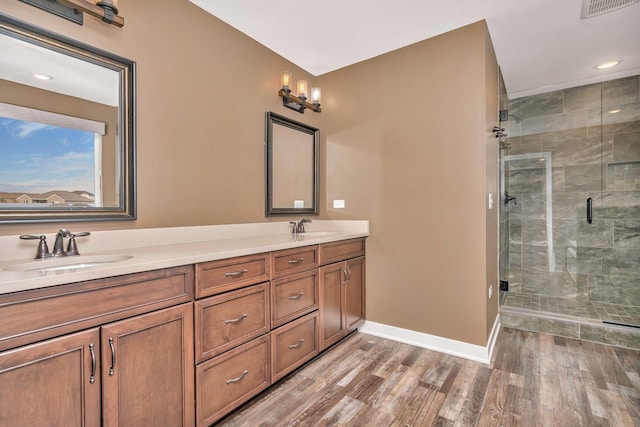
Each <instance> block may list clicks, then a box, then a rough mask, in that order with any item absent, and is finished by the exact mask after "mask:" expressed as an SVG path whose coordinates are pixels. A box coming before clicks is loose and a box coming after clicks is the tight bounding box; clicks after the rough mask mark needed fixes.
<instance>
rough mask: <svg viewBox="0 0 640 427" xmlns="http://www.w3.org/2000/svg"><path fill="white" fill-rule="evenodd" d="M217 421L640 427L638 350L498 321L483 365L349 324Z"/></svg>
mask: <svg viewBox="0 0 640 427" xmlns="http://www.w3.org/2000/svg"><path fill="white" fill-rule="evenodd" d="M217 425H218V426H233V427H240V426H246V427H249V426H251V427H254V426H256V427H257V426H367V427H382V426H398V427H408V426H476V425H477V426H563V427H569V426H612V427H613V426H615V427H619V426H625V427H626V426H640V352H639V351H634V350H627V349H623V348H617V347H610V346H606V345H602V344H595V343H590V342H585V341H577V340H572V339H567V338H561V337H554V336H551V335H544V334H538V333H533V332H525V331H520V330H515V329H509V328H505V329H503V330H502V331H501V333H500V336H499V337H498V341H497V343H496V348H495V351H494V360H493V363H492V364H491V365H484V364H482V363H478V362H473V361H469V360H466V359H462V358H459V357H455V356H450V355H446V354H442V353H437V352H435V351H430V350H425V349H422V348H417V347H413V346H410V345H407V344H401V343H397V342H394V341H390V340H386V339H382V338H377V337H373V336H370V335H364V334H360V333H358V332H356V333H355V334H353V335H351V336H350V337H348V338H347V339H346V340H344V341H343V342H341V343H339V344H338V345H337V346H335V347H334V348H332V349H330V350H329V351H327V352H326V353H325V354H323V355H322V356H321V357H319V358H317V359H316V360H314V361H312V362H310V363H309V364H307V365H305V366H304V367H303V368H301V369H299V370H298V371H296V372H294V373H292V374H291V375H289V376H288V377H285V379H284V380H283V381H282V382H281V383H280V384H278V385H276V386H274V387H272V388H271V389H269V390H267V391H266V392H264V393H263V394H261V395H259V396H258V397H256V398H255V399H254V400H252V401H250V402H248V403H247V404H245V405H244V406H243V407H241V408H239V409H238V410H237V411H236V412H234V413H232V414H231V415H230V416H229V417H227V418H226V419H223V420H222V421H221V422H220V423H218V424H217Z"/></svg>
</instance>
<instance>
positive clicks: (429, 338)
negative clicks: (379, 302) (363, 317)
mask: <svg viewBox="0 0 640 427" xmlns="http://www.w3.org/2000/svg"><path fill="white" fill-rule="evenodd" d="M358 330H359V331H360V332H362V333H363V334H369V335H374V336H376V337H381V338H387V339H390V340H393V341H398V342H401V343H405V344H411V345H415V346H416V347H421V348H426V349H429V350H434V351H439V352H441V353H446V354H451V355H453V356H458V357H463V358H465V359H469V360H474V361H476V362H481V363H486V364H489V363H490V362H491V354H492V353H493V348H494V346H495V343H496V338H497V337H498V331H499V330H500V316H499V315H498V317H496V321H495V322H494V324H493V329H492V330H491V334H490V335H489V340H488V341H487V346H486V347H483V346H480V345H475V344H469V343H466V342H462V341H456V340H452V339H449V338H443V337H439V336H436V335H429V334H425V333H423V332H417V331H412V330H410V329H403V328H397V327H395V326H389V325H385V324H382V323H376V322H370V321H368V320H367V321H365V322H364V325H362V326H361V327H360V328H358Z"/></svg>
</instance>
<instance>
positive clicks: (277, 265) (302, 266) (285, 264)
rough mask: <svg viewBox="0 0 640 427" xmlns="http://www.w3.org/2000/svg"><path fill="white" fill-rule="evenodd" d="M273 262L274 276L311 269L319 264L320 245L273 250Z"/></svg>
mask: <svg viewBox="0 0 640 427" xmlns="http://www.w3.org/2000/svg"><path fill="white" fill-rule="evenodd" d="M271 263H272V264H273V277H274V278H277V277H282V276H285V275H287V274H293V273H299V272H301V271H306V270H311V269H312V268H316V267H317V266H318V245H314V246H304V247H302V248H295V249H286V250H283V251H277V252H272V253H271Z"/></svg>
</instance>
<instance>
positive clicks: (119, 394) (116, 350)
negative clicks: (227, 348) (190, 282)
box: [101, 303, 195, 426]
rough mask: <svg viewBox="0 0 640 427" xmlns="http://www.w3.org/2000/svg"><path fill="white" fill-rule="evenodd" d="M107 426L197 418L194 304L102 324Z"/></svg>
mask: <svg viewBox="0 0 640 427" xmlns="http://www.w3.org/2000/svg"><path fill="white" fill-rule="evenodd" d="M101 340H102V387H103V397H102V399H103V421H104V425H105V426H192V425H193V424H194V415H195V413H194V411H195V408H194V385H193V383H194V366H193V304H191V303H189V304H183V305H179V306H176V307H171V308H167V309H164V310H160V311H156V312H153V313H149V314H145V315H141V316H137V317H133V318H131V319H126V320H123V321H120V322H116V323H112V324H109V325H106V326H103V327H102V336H101Z"/></svg>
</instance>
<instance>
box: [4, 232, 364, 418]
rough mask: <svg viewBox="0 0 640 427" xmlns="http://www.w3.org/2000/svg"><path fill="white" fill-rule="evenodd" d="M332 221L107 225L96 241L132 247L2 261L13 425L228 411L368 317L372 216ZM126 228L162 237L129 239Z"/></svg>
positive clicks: (7, 409)
mask: <svg viewBox="0 0 640 427" xmlns="http://www.w3.org/2000/svg"><path fill="white" fill-rule="evenodd" d="M314 226H316V222H314ZM320 227H322V230H323V231H315V232H314V231H310V232H309V233H305V234H306V235H302V234H301V235H292V234H290V231H289V229H288V228H287V227H286V223H269V224H243V225H237V226H212V227H185V228H180V229H157V230H156V232H153V231H150V230H131V231H126V232H120V231H119V232H103V233H104V234H101V233H96V236H94V235H92V239H93V241H91V242H89V241H87V242H86V247H87V248H97V247H101V248H104V249H106V251H103V253H106V252H109V253H110V254H114V253H116V252H118V253H119V254H126V255H127V256H129V257H130V258H127V259H124V260H122V261H117V262H112V263H106V262H105V263H102V264H98V265H95V266H89V267H86V268H84V267H79V266H78V264H75V265H74V266H73V267H72V268H69V269H64V268H63V269H55V270H47V269H46V268H45V270H35V271H17V272H16V271H10V270H11V269H12V268H13V269H15V266H16V265H22V264H25V265H29V266H31V264H27V262H26V260H23V261H25V262H24V263H22V261H19V260H14V261H4V262H2V263H0V316H1V318H2V322H0V390H1V392H0V393H1V394H2V398H1V399H0V425H4V424H7V423H9V424H12V425H34V426H35V425H48V424H50V423H52V422H54V420H64V424H65V425H86V426H92V425H93V426H98V425H105V426H109V425H184V426H192V425H198V426H206V425H210V424H211V423H213V422H215V421H217V420H218V419H220V418H222V417H223V416H225V415H227V414H228V413H230V412H231V411H233V410H234V409H235V408H237V407H238V406H240V405H241V404H242V403H244V402H246V401H247V400H248V399H250V398H251V397H253V396H255V395H256V394H257V393H259V392H261V391H263V390H265V389H266V388H267V387H269V386H270V385H271V384H273V383H274V382H276V381H278V380H279V379H281V378H283V377H284V376H286V375H287V374H289V373H290V372H292V371H293V370H295V369H296V368H298V367H300V366H301V365H303V364H304V363H306V362H307V361H309V360H311V359H313V358H314V357H315V356H317V355H318V354H319V353H320V352H322V351H323V350H325V349H327V348H328V347H329V346H331V345H332V344H334V343H336V342H338V341H339V340H340V339H341V338H343V337H345V336H346V335H347V334H349V333H350V332H352V331H354V330H355V329H356V328H357V327H358V326H359V325H360V324H361V323H362V322H363V321H364V317H365V268H364V266H365V238H366V236H367V235H368V224H367V223H366V222H365V221H354V222H351V221H317V226H316V228H320ZM310 228H311V227H310ZM118 233H125V234H126V235H128V237H129V239H128V241H129V242H135V241H139V240H137V239H135V237H139V238H141V239H142V238H144V237H146V239H143V240H146V241H148V242H150V243H151V244H150V245H149V246H143V247H128V248H120V249H118V250H117V251H116V250H115V248H113V247H110V246H115V242H116V241H117V240H118V238H120V237H122V236H119V235H118ZM234 233H236V234H234ZM132 236H133V237H134V238H131V237H132ZM177 236H179V237H177ZM194 236H199V238H200V240H198V241H196V238H195V237H194ZM0 239H7V238H0ZM190 239H191V240H190ZM202 239H205V240H202ZM5 241H6V240H4V241H3V243H4V242H5ZM162 243H164V244H162ZM22 244H24V243H22ZM132 244H135V243H130V245H132ZM24 249H25V248H24V247H22V248H21V250H23V251H24ZM80 249H81V250H82V246H81V248H80ZM85 253H87V254H89V253H91V252H90V251H89V250H87V251H85ZM95 253H98V252H94V253H91V255H90V256H96V255H95ZM5 259H6V258H5ZM118 259H121V258H118ZM187 261H188V262H187ZM42 265H46V264H42ZM151 267H153V268H151ZM6 268H8V269H9V270H5V269H6ZM29 268H31V267H29ZM20 269H21V267H20V268H18V270H20ZM78 279H80V280H78ZM21 288H22V289H21ZM54 424H55V422H54Z"/></svg>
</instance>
